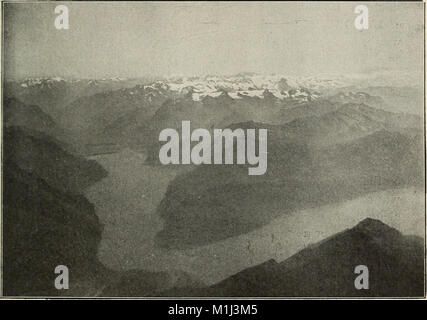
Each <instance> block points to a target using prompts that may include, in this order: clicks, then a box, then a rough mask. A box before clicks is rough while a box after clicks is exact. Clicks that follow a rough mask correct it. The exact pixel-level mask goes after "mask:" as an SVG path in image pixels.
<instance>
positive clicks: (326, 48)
mask: <svg viewBox="0 0 427 320" xmlns="http://www.w3.org/2000/svg"><path fill="white" fill-rule="evenodd" d="M59 4H61V2H55V3H6V4H4V6H5V7H4V26H3V27H4V31H5V33H4V60H5V63H4V70H5V76H6V78H12V79H13V78H23V77H48V76H59V77H64V78H104V77H118V76H119V77H142V76H147V75H151V76H171V75H187V76H191V75H206V74H219V75H221V74H235V73H239V72H256V73H263V74H270V73H279V74H289V75H292V76H320V75H322V76H330V75H343V74H345V75H350V74H354V75H359V74H377V73H396V74H400V73H402V74H410V75H412V76H415V77H416V78H418V79H421V78H422V77H423V48H424V43H423V4H422V3H396V2H394V3H391V2H390V3H372V2H367V3H365V4H366V5H367V7H368V9H369V29H367V30H362V31H359V30H357V29H356V28H355V26H354V20H355V18H356V16H357V14H356V13H355V12H354V9H355V7H356V5H359V4H363V3H360V2H358V3H329V2H320V3H315V2H300V3H298V2H297V3H295V2H292V3H291V2H281V3H278V2H277V3H275V2H259V3H255V2H246V3H245V2H214V3H206V2H205V3H195V2H191V3H190V2H121V3H117V2H115V3H111V2H110V3H108V2H101V3H81V2H73V3H64V4H66V5H67V6H68V8H69V23H70V27H69V29H68V30H57V29H56V28H55V26H54V20H55V17H56V14H55V12H54V9H55V7H56V6H57V5H59Z"/></svg>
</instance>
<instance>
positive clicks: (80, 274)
mask: <svg viewBox="0 0 427 320" xmlns="http://www.w3.org/2000/svg"><path fill="white" fill-rule="evenodd" d="M3 139H4V145H3V148H4V149H3V188H4V194H3V226H4V228H3V232H4V234H3V253H4V261H3V266H4V269H3V271H4V273H3V280H4V281H3V288H4V294H6V295H61V294H64V292H62V291H58V290H56V289H55V288H54V286H53V284H54V279H55V276H56V275H55V274H54V270H55V267H56V266H57V265H66V266H67V267H68V268H69V270H70V277H71V279H70V281H71V283H72V284H73V285H74V286H73V290H70V291H69V292H65V293H68V294H75V295H90V294H91V293H90V292H91V291H90V290H92V289H93V288H96V287H98V286H99V282H100V281H101V278H102V277H103V276H104V274H105V272H106V270H105V268H104V267H103V266H102V265H101V264H100V263H99V262H98V260H97V258H96V254H97V249H98V245H99V242H100V239H101V232H102V225H101V224H100V222H99V221H98V217H97V216H96V215H95V210H94V207H93V205H92V204H91V203H89V202H88V200H87V199H86V198H84V197H83V196H82V195H79V193H81V192H82V191H83V190H84V188H86V187H87V186H89V185H90V184H93V183H94V182H95V181H97V180H99V179H101V178H102V177H104V176H105V174H106V172H105V171H104V170H103V169H102V167H100V166H99V165H98V164H97V163H95V162H93V161H87V160H85V159H82V158H78V157H76V156H74V155H72V154H70V153H68V152H66V151H65V150H63V149H62V148H61V147H60V146H59V145H57V144H56V143H55V140H54V139H53V138H50V137H49V136H47V135H45V134H43V133H40V132H36V131H29V130H25V129H21V128H18V127H9V128H5V130H4V131H3Z"/></svg>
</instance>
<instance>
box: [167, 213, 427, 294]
mask: <svg viewBox="0 0 427 320" xmlns="http://www.w3.org/2000/svg"><path fill="white" fill-rule="evenodd" d="M358 265H365V266H367V267H368V270H369V289H368V290H357V289H356V288H355V285H354V281H355V279H356V277H357V274H355V273H354V269H355V267H356V266H358ZM423 273H424V241H423V239H422V238H419V237H415V236H403V235H402V234H400V232H399V231H397V230H396V229H393V228H390V227H388V226H387V225H385V224H383V223H382V222H381V221H379V220H374V219H369V218H368V219H365V220H363V221H362V222H360V223H359V224H358V225H356V226H355V227H353V228H351V229H348V230H345V231H343V232H341V233H338V234H336V235H334V236H331V237H329V238H327V239H325V240H323V241H321V242H319V243H316V244H314V245H311V246H309V247H307V248H306V249H303V250H301V251H300V252H298V253H296V254H295V255H293V256H291V257H290V258H288V259H286V260H285V261H283V262H280V263H277V262H276V261H274V260H269V261H266V262H265V263H262V264H259V265H256V266H254V267H250V268H247V269H245V270H243V271H241V272H239V273H237V274H235V275H233V276H231V277H229V278H227V279H225V280H223V281H221V282H219V283H217V284H215V285H212V286H210V287H205V288H202V289H191V288H187V289H173V290H168V291H165V292H163V295H164V296H214V297H231V296H239V297H243V296H245V297H246V296H249V297H277V296H282V297H320V296H330V297H351V296H353V297H357V296H360V297H363V296H370V297H414V296H419V297H422V296H423V295H424V275H423Z"/></svg>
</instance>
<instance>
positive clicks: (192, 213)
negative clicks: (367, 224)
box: [157, 105, 424, 248]
mask: <svg viewBox="0 0 427 320" xmlns="http://www.w3.org/2000/svg"><path fill="white" fill-rule="evenodd" d="M342 109H344V111H346V113H344V112H342V113H343V115H342V114H340V117H339V118H338V120H337V118H336V117H335V112H332V115H330V114H326V115H325V116H327V115H330V119H333V120H331V122H333V123H335V126H339V127H340V128H343V129H342V130H341V131H339V130H338V132H337V133H336V134H335V135H334V138H335V139H336V140H339V138H340V136H342V135H343V132H344V131H345V132H347V133H348V135H347V137H346V139H345V141H346V142H345V143H341V144H333V145H330V146H328V145H327V146H323V147H322V146H318V145H316V144H315V145H314V146H312V145H310V144H308V143H302V142H301V141H298V140H297V139H294V141H292V139H288V138H287V137H288V136H289V135H290V132H291V131H290V130H289V126H288V125H286V124H285V125H283V126H268V128H269V130H268V169H267V172H266V174H265V175H262V176H249V175H248V172H247V168H248V166H247V165H238V166H237V165H235V166H224V165H222V166H215V165H201V166H198V167H197V168H196V169H194V170H193V171H191V172H189V173H186V174H183V175H179V176H178V177H176V178H175V180H174V181H173V182H172V183H171V184H170V185H169V187H168V190H167V192H166V195H165V197H164V199H163V200H162V202H161V203H160V205H159V207H158V210H157V211H158V213H159V215H160V216H161V217H162V218H163V219H164V229H163V230H162V231H160V233H159V234H158V237H157V242H158V244H159V245H160V246H162V247H172V248H186V247H191V246H199V245H203V244H207V243H211V242H214V241H218V240H221V239H226V238H228V237H232V236H236V235H239V234H242V233H246V232H248V231H250V230H253V229H255V228H258V227H260V226H262V225H265V224H266V223H268V222H269V221H271V220H272V219H273V218H275V217H277V216H279V215H283V214H286V213H288V212H291V211H294V210H298V209H304V208H309V207H316V206H319V205H325V204H330V203H334V202H340V201H344V200H348V199H352V198H355V197H358V196H361V195H363V194H367V193H369V192H375V191H380V190H386V189H391V188H397V187H402V186H408V185H415V186H422V184H423V181H424V180H423V175H422V172H423V159H422V152H421V150H422V141H421V140H422V139H421V138H420V137H419V136H418V135H415V136H414V135H413V134H412V133H411V134H406V129H407V128H410V127H406V124H405V122H404V121H401V122H399V125H401V126H402V127H403V129H402V128H400V127H398V126H397V125H394V122H393V121H392V120H394V117H399V116H400V115H397V114H393V116H392V120H390V119H388V118H389V117H391V116H390V114H389V113H385V112H382V111H380V110H377V109H373V108H369V107H366V106H363V105H361V106H356V107H354V106H343V107H342ZM348 109H349V110H350V111H351V114H353V113H356V111H357V113H356V114H358V117H354V116H353V117H352V121H347V119H348V115H347V111H348ZM365 109H366V110H365ZM340 110H341V109H340ZM374 111H375V112H374ZM370 113H373V115H371V114H370ZM341 116H342V117H341ZM374 116H375V117H376V118H374ZM322 117H323V116H322ZM411 119H412V118H411ZM311 120H312V122H311V124H310V125H309V126H307V128H309V129H310V130H311V131H312V132H320V131H321V132H323V131H325V130H326V131H328V132H330V131H329V129H328V126H327V125H325V124H324V123H323V122H321V123H319V121H317V120H318V118H312V119H311ZM408 123H409V124H411V125H412V124H413V121H408ZM231 127H232V128H234V127H236V128H243V129H245V128H265V127H266V125H264V124H259V123H258V124H257V123H253V122H251V123H240V124H236V125H233V126H231ZM384 127H385V128H388V129H390V131H389V130H386V129H384ZM292 128H295V126H292ZM365 128H369V130H365ZM395 128H397V129H396V130H397V131H395V130H392V129H395ZM399 131H402V132H399ZM409 131H410V132H412V131H411V130H409ZM330 133H331V134H332V133H333V132H330ZM306 136H307V137H310V133H306ZM312 136H313V137H316V135H315V134H313V135H312ZM329 139H330V140H331V139H332V137H331V136H330V137H329ZM295 140H296V141H295ZM306 142H308V141H306ZM259 212H263V214H259ZM190 221H191V223H189V222H190Z"/></svg>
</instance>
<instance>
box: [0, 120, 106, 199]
mask: <svg viewBox="0 0 427 320" xmlns="http://www.w3.org/2000/svg"><path fill="white" fill-rule="evenodd" d="M3 139H4V155H3V157H4V159H5V160H6V161H11V162H13V163H15V164H16V165H17V166H18V167H19V168H20V169H22V170H25V171H27V172H30V173H34V174H36V175H37V176H38V177H40V178H41V179H43V180H44V181H46V182H47V183H48V184H49V185H51V186H52V187H54V188H56V189H58V190H61V191H64V192H72V193H82V192H83V190H84V188H86V187H88V186H89V185H91V184H93V183H94V182H95V181H98V180H99V179H101V178H103V177H105V176H106V174H107V173H106V171H105V170H104V169H103V168H102V167H101V166H99V165H98V164H97V163H96V162H95V161H91V160H86V159H84V158H82V157H80V156H76V155H72V154H70V153H69V152H67V151H66V150H64V149H63V148H62V147H61V146H60V145H61V143H60V142H58V141H57V140H56V139H54V138H51V137H50V136H48V135H46V134H44V133H40V132H37V131H31V130H27V129H23V128H20V127H9V128H6V129H5V130H4V132H3Z"/></svg>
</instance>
